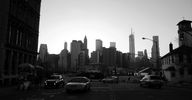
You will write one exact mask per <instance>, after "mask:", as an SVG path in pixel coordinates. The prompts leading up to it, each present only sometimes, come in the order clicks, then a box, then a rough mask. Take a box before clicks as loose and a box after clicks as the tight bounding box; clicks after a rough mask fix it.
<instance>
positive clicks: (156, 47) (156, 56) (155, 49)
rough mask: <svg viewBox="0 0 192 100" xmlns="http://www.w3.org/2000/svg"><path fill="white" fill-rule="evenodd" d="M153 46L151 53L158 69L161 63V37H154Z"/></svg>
mask: <svg viewBox="0 0 192 100" xmlns="http://www.w3.org/2000/svg"><path fill="white" fill-rule="evenodd" d="M153 41H154V42H153V46H152V50H151V51H152V52H151V57H152V60H153V62H154V66H155V67H156V68H157V67H158V63H159V55H160V52H159V37H158V36H153Z"/></svg>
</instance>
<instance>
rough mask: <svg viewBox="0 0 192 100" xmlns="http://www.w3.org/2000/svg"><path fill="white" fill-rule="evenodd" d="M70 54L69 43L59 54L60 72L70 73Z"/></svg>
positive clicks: (65, 44)
mask: <svg viewBox="0 0 192 100" xmlns="http://www.w3.org/2000/svg"><path fill="white" fill-rule="evenodd" d="M68 55H69V53H68V50H67V42H65V43H64V49H63V50H62V51H61V53H60V54H59V60H58V69H59V71H60V72H62V73H63V72H66V71H68V67H69V57H68Z"/></svg>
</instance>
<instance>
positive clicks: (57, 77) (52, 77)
mask: <svg viewBox="0 0 192 100" xmlns="http://www.w3.org/2000/svg"><path fill="white" fill-rule="evenodd" d="M50 79H59V76H51V77H50Z"/></svg>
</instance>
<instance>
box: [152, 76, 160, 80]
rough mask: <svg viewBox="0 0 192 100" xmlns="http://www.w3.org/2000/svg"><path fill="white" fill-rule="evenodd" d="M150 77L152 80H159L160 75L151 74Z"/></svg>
mask: <svg viewBox="0 0 192 100" xmlns="http://www.w3.org/2000/svg"><path fill="white" fill-rule="evenodd" d="M150 78H151V79H152V80H161V77H159V76H151V77H150Z"/></svg>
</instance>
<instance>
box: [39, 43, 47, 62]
mask: <svg viewBox="0 0 192 100" xmlns="http://www.w3.org/2000/svg"><path fill="white" fill-rule="evenodd" d="M47 55H48V49H47V44H41V45H40V49H39V56H38V61H39V62H40V63H41V64H43V63H45V62H46V60H47Z"/></svg>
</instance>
